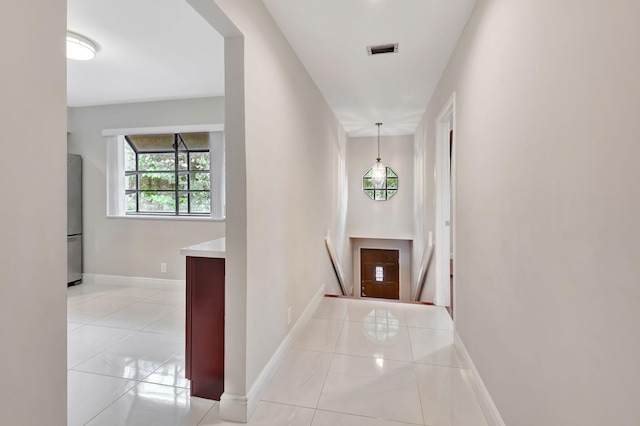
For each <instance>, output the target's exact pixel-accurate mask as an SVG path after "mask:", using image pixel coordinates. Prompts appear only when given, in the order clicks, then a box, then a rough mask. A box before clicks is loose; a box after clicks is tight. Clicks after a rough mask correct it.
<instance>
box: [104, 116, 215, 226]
mask: <svg viewBox="0 0 640 426" xmlns="http://www.w3.org/2000/svg"><path fill="white" fill-rule="evenodd" d="M217 129H219V131H216V130H217ZM103 135H104V136H107V154H108V155H107V186H108V190H107V193H108V200H107V201H108V203H107V214H108V215H109V216H127V217H206V218H214V219H223V218H224V137H223V133H222V128H221V126H209V128H207V127H205V126H188V127H184V128H178V129H171V128H148V129H120V130H105V131H103Z"/></svg>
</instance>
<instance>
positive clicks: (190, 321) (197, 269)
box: [185, 256, 224, 401]
mask: <svg viewBox="0 0 640 426" xmlns="http://www.w3.org/2000/svg"><path fill="white" fill-rule="evenodd" d="M186 324H187V329H186V360H185V361H186V362H185V363H186V365H185V367H186V377H187V379H189V380H190V381H191V395H192V396H198V397H201V398H207V399H215V400H218V401H219V400H220V395H222V392H223V390H224V259H220V258H209V257H192V256H187V321H186Z"/></svg>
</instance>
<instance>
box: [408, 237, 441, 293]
mask: <svg viewBox="0 0 640 426" xmlns="http://www.w3.org/2000/svg"><path fill="white" fill-rule="evenodd" d="M435 246H436V245H435V244H432V245H431V246H429V245H428V244H427V246H426V247H425V248H424V250H423V252H422V253H423V254H422V262H421V263H420V275H419V276H418V282H417V284H418V285H417V286H416V292H415V294H414V295H413V301H414V302H419V301H420V297H421V296H422V290H423V289H424V284H425V282H426V281H427V274H428V273H429V265H431V258H432V257H433V250H434V248H435Z"/></svg>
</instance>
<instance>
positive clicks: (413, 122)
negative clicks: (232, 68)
mask: <svg viewBox="0 0 640 426" xmlns="http://www.w3.org/2000/svg"><path fill="white" fill-rule="evenodd" d="M263 1H264V3H265V4H266V6H267V8H268V10H269V12H270V13H271V14H272V16H273V17H274V19H275V21H276V22H277V24H278V25H279V27H280V29H281V30H282V32H283V33H284V35H285V36H286V37H287V39H288V40H289V43H290V44H291V45H292V47H293V49H294V50H295V52H296V53H297V55H298V56H299V58H300V60H301V61H302V63H303V64H304V66H305V67H306V69H307V71H308V72H309V74H310V75H311V77H312V78H313V80H314V81H315V83H316V85H317V86H318V88H319V89H320V91H321V92H322V93H323V95H324V96H325V98H326V100H327V102H328V103H329V105H330V106H331V108H332V109H333V111H334V112H335V114H336V116H337V117H338V120H339V121H340V122H341V123H342V125H343V126H344V128H345V130H346V131H347V133H348V134H349V136H352V137H353V136H372V135H375V134H376V132H377V130H376V127H375V126H374V123H376V122H382V123H384V124H383V126H382V129H381V134H382V135H402V134H413V133H414V131H415V129H416V127H417V124H418V122H419V121H420V118H421V116H422V114H423V112H424V109H425V107H426V105H427V103H428V102H429V99H430V97H431V95H432V93H433V90H434V88H435V87H436V85H437V83H438V81H439V79H440V76H441V74H442V72H443V70H444V67H445V66H446V63H447V61H448V59H449V56H450V55H451V52H452V51H453V48H454V46H455V44H456V42H457V40H458V38H459V36H460V34H461V32H462V29H463V28H464V26H465V24H466V22H467V19H468V17H469V15H470V14H471V11H472V9H473V7H474V5H475V3H476V0H322V1H317V0H313V1H312V0H263ZM67 13H68V29H69V30H70V31H73V32H76V33H79V34H81V35H83V36H85V37H88V38H90V39H92V40H93V41H95V42H96V44H97V45H98V52H97V54H96V58H95V59H94V60H92V61H87V62H81V61H72V60H67V64H68V76H67V78H68V104H69V106H86V105H99V104H113V103H121V102H137V101H145V100H160V99H179V98H190V97H203V96H220V95H223V94H224V66H223V55H224V53H223V52H224V51H223V39H222V37H221V36H220V35H219V34H218V33H216V32H215V31H214V30H213V29H212V28H211V27H210V26H209V24H208V23H207V22H206V21H205V20H204V19H203V18H201V17H200V16H199V15H198V14H197V12H195V11H194V10H193V9H192V8H191V6H189V4H188V3H187V2H186V0H136V1H128V0H109V1H87V0H68V12H67ZM386 43H398V44H399V49H398V53H395V54H383V55H376V56H369V55H367V49H366V48H367V46H370V45H378V44H386Z"/></svg>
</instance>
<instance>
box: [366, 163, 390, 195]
mask: <svg viewBox="0 0 640 426" xmlns="http://www.w3.org/2000/svg"><path fill="white" fill-rule="evenodd" d="M386 170H387V178H386V179H385V181H384V184H383V185H382V187H381V188H378V189H376V188H375V187H374V185H373V179H372V177H371V172H372V171H373V167H372V168H370V169H369V170H367V173H365V174H364V176H363V177H362V190H363V191H364V193H365V194H367V195H368V196H369V198H371V199H372V200H375V201H386V200H388V199H389V198H391V197H393V196H394V195H396V193H397V192H398V175H397V174H396V172H394V171H393V170H392V169H391V167H387V168H386Z"/></svg>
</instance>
